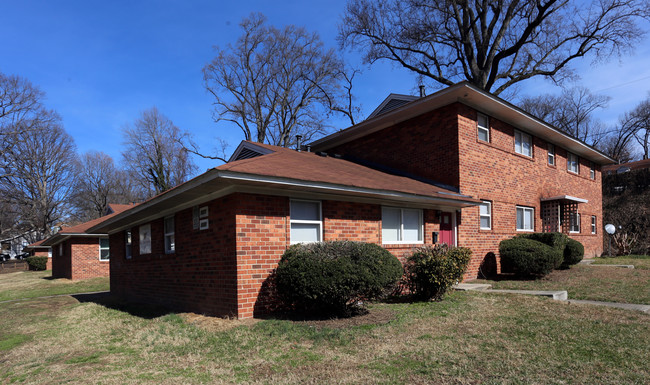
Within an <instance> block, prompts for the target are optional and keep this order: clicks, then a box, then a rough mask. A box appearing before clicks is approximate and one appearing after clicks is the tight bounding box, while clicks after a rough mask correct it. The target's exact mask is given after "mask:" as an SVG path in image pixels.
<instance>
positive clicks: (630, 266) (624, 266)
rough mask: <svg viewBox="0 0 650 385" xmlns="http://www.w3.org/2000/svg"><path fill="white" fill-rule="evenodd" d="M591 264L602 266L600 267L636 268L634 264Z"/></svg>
mask: <svg viewBox="0 0 650 385" xmlns="http://www.w3.org/2000/svg"><path fill="white" fill-rule="evenodd" d="M589 266H600V267H621V268H623V269H634V265H589Z"/></svg>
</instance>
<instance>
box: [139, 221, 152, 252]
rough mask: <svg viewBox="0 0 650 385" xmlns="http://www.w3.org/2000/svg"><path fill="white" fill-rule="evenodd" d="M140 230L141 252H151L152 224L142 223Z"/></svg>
mask: <svg viewBox="0 0 650 385" xmlns="http://www.w3.org/2000/svg"><path fill="white" fill-rule="evenodd" d="M139 230H140V231H139V232H138V238H139V240H140V254H141V255H142V254H151V225H150V224H146V225H142V226H140V229H139Z"/></svg>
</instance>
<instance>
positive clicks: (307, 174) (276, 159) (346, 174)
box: [217, 143, 478, 202]
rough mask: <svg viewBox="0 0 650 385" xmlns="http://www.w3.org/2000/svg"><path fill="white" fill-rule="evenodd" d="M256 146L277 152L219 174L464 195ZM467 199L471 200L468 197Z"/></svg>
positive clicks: (329, 160)
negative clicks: (228, 173)
mask: <svg viewBox="0 0 650 385" xmlns="http://www.w3.org/2000/svg"><path fill="white" fill-rule="evenodd" d="M254 144H255V145H257V146H260V147H264V148H268V149H270V150H273V151H274V152H272V153H270V154H266V155H261V156H257V157H255V158H250V159H242V160H237V161H233V162H229V163H226V164H224V165H221V166H219V167H217V170H222V171H233V172H238V173H246V174H252V175H263V176H270V177H278V178H290V179H296V180H300V181H310V182H322V183H332V184H337V185H343V186H351V187H359V188H367V189H373V190H385V191H394V192H400V193H407V194H416V195H424V196H441V195H444V196H445V197H448V198H452V197H453V196H454V195H456V196H460V195H461V194H458V193H457V192H455V191H452V190H448V189H444V188H441V187H438V186H434V185H432V184H429V183H424V182H420V181H418V180H415V179H411V178H407V177H404V176H397V175H392V174H388V173H385V172H382V171H378V170H375V169H372V168H370V167H366V166H362V165H360V164H357V163H354V162H350V161H348V160H345V159H340V158H335V157H332V156H321V155H317V154H315V153H312V152H304V151H303V152H298V151H295V150H291V149H288V148H284V147H278V146H272V145H268V144H262V143H254ZM464 198H465V199H467V197H466V196H465V197H464ZM469 200H472V199H469ZM477 202H478V201H477Z"/></svg>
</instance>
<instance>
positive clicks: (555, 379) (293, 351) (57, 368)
mask: <svg viewBox="0 0 650 385" xmlns="http://www.w3.org/2000/svg"><path fill="white" fill-rule="evenodd" d="M136 314H137V312H133V314H131V313H129V312H125V311H120V310H116V309H113V308H110V307H106V306H104V305H102V304H101V303H93V302H87V303H79V302H78V301H76V300H75V299H73V298H70V297H57V298H49V299H38V300H31V301H27V302H21V303H6V304H0V330H6V328H7V327H8V326H9V325H16V324H18V323H20V324H21V325H23V326H21V327H20V328H19V330H16V328H14V330H13V332H18V333H22V334H25V335H28V336H29V338H28V339H26V340H25V341H24V342H22V343H20V344H19V345H18V346H14V347H11V349H10V350H5V351H0V361H2V363H3V364H2V367H1V368H0V382H3V383H9V382H12V381H13V382H20V383H26V384H40V383H72V384H86V383H102V384H139V383H156V384H158V383H160V384H198V383H250V384H323V383H328V384H329V383H334V384H336V383H340V384H368V383H373V384H375V383H379V384H381V383H384V384H395V383H397V384H400V383H403V384H407V383H408V384H411V383H413V384H425V383H427V384H428V383H440V384H474V383H488V384H489V383H495V384H496V383H499V384H501V383H505V384H515V383H539V384H547V383H567V382H570V383H577V384H581V383H584V384H587V383H588V384H599V383H621V384H624V383H635V382H636V383H642V382H643V381H644V379H647V378H649V376H650V369H649V368H648V366H647V360H646V358H645V357H646V354H647V351H646V349H647V346H649V344H650V333H649V331H650V330H649V329H650V316H648V315H644V314H641V313H634V312H626V311H622V310H618V309H607V308H597V307H590V306H573V305H566V304H562V303H558V302H555V301H550V300H546V299H540V298H530V297H519V296H513V297H509V296H500V295H489V294H480V293H454V294H452V295H451V296H450V297H449V298H448V299H447V300H445V301H443V302H441V303H414V304H408V303H400V304H376V305H374V306H372V307H371V312H370V313H369V314H368V315H367V316H363V317H360V318H358V319H356V320H329V321H302V322H293V321H281V320H246V321H238V320H224V319H215V318H211V317H205V316H201V315H197V314H192V313H184V314H180V315H176V314H167V315H159V314H156V315H155V316H154V317H153V318H150V317H147V316H142V315H136ZM2 339H3V335H2V334H0V341H2Z"/></svg>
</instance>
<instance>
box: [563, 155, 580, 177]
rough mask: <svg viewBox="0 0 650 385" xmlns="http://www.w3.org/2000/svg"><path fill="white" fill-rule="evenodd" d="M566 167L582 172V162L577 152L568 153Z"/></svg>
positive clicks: (578, 172)
mask: <svg viewBox="0 0 650 385" xmlns="http://www.w3.org/2000/svg"><path fill="white" fill-rule="evenodd" d="M566 158H567V161H566V169H567V170H569V171H571V172H574V173H576V174H580V162H579V161H578V156H577V155H576V154H572V153H570V152H569V153H567V157H566Z"/></svg>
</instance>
